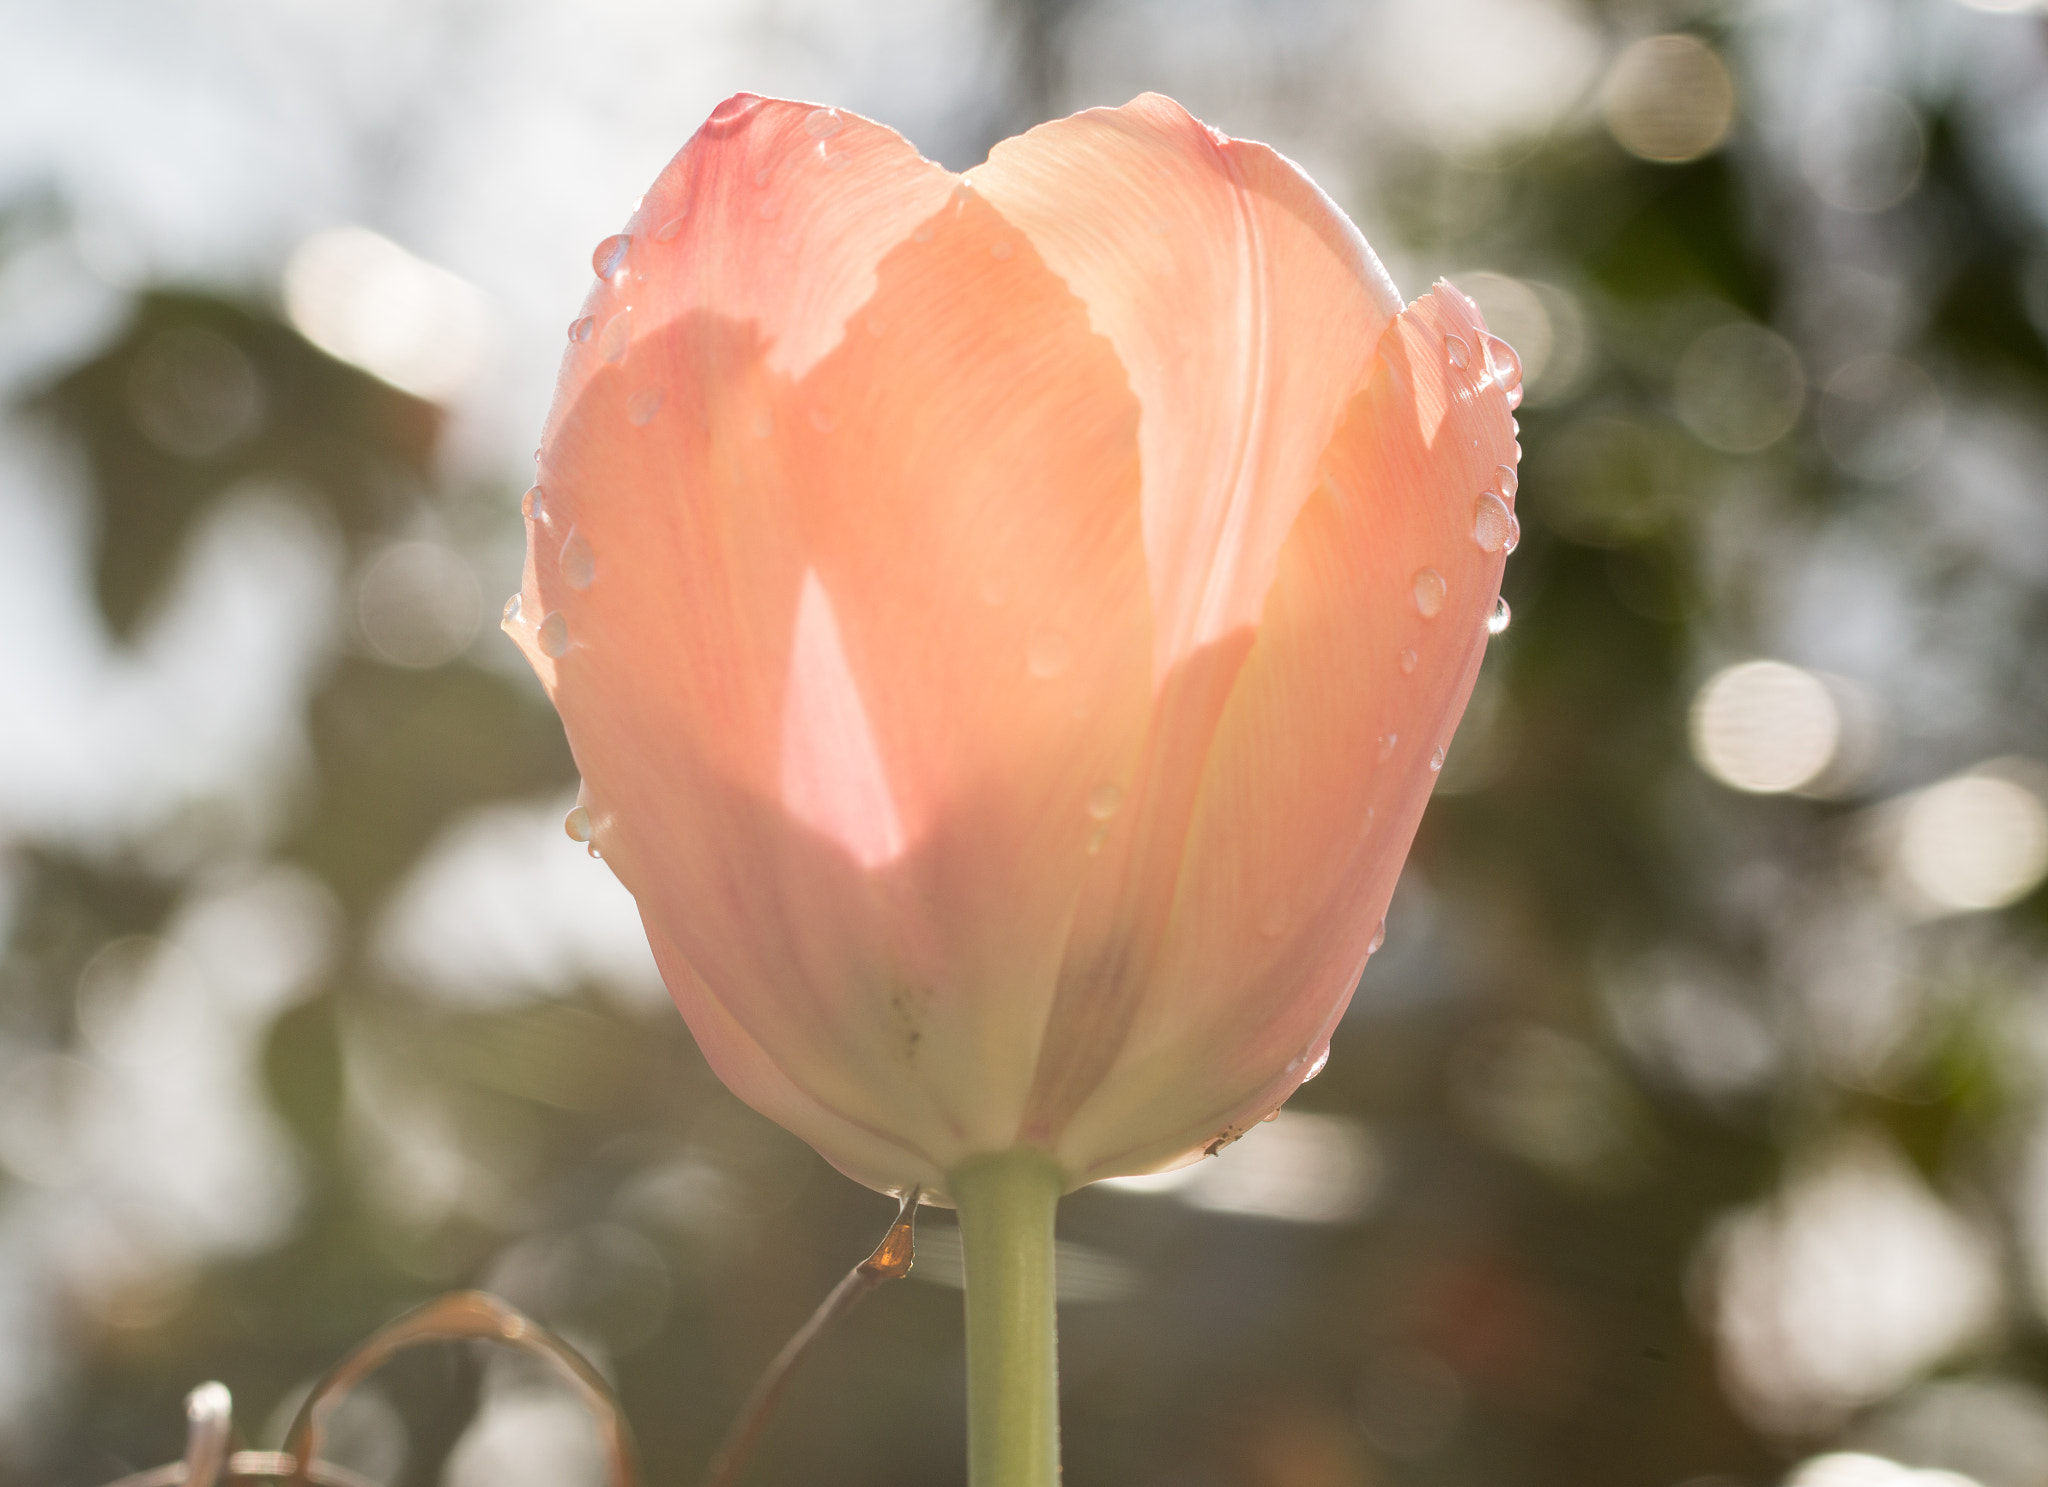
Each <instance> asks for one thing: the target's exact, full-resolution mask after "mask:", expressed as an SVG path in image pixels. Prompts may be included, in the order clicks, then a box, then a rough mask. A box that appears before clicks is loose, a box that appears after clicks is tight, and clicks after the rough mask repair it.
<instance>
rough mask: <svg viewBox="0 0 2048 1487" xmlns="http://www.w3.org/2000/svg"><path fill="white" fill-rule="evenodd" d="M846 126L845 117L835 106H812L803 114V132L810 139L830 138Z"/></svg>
mask: <svg viewBox="0 0 2048 1487" xmlns="http://www.w3.org/2000/svg"><path fill="white" fill-rule="evenodd" d="M845 127H846V119H845V118H844V117H843V116H842V115H841V114H840V112H839V110H838V109H836V108H814V109H812V110H811V111H810V112H809V113H807V114H805V115H804V133H806V134H808V135H809V136H810V137H811V138H812V139H830V138H831V137H832V136H833V135H835V134H837V133H838V132H839V131H840V130H841V129H844V128H845Z"/></svg>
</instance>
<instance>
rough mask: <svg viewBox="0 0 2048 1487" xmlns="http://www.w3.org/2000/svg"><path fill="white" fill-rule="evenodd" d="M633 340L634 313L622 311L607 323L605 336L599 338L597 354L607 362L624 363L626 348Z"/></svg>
mask: <svg viewBox="0 0 2048 1487" xmlns="http://www.w3.org/2000/svg"><path fill="white" fill-rule="evenodd" d="M632 340H633V312H632V311H631V310H621V311H619V313H618V314H616V315H614V316H612V318H611V319H610V320H607V321H606V322H605V326H604V334H603V335H601V336H599V337H598V338H597V354H598V355H599V356H601V357H603V358H604V359H605V360H606V361H613V362H618V361H624V360H625V359H626V347H627V346H629V345H631V344H632Z"/></svg>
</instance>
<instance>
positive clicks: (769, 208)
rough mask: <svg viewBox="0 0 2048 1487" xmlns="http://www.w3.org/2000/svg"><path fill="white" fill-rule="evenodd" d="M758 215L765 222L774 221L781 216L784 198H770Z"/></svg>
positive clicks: (762, 205) (762, 204)
mask: <svg viewBox="0 0 2048 1487" xmlns="http://www.w3.org/2000/svg"><path fill="white" fill-rule="evenodd" d="M756 215H758V216H759V217H760V218H761V220H762V221H764V222H769V221H773V220H774V219H775V218H777V217H779V216H781V215H782V198H781V197H779V196H771V197H769V198H768V199H767V200H766V201H764V202H762V203H761V207H760V210H759V212H758V213H757V214H756Z"/></svg>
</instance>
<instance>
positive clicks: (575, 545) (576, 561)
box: [562, 528, 597, 589]
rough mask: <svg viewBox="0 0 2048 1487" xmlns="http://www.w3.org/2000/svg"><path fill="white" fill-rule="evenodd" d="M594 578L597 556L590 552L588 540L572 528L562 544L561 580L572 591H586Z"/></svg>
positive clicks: (595, 575)
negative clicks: (566, 539)
mask: <svg viewBox="0 0 2048 1487" xmlns="http://www.w3.org/2000/svg"><path fill="white" fill-rule="evenodd" d="M596 577H597V556H596V554H594V553H593V552H591V550H590V539H589V538H587V537H585V536H584V535H583V534H582V533H581V532H578V531H576V530H574V529H573V528H572V529H571V530H570V532H569V539H568V541H566V542H564V543H563V544H562V579H563V581H564V582H566V583H567V584H568V585H569V587H570V588H572V589H587V588H589V587H590V585H591V582H592V580H594V579H595V578H596Z"/></svg>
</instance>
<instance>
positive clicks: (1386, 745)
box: [1380, 733, 1401, 764]
mask: <svg viewBox="0 0 2048 1487" xmlns="http://www.w3.org/2000/svg"><path fill="white" fill-rule="evenodd" d="M1400 741H1401V735H1400V734H1398V733H1383V734H1381V735H1380V763H1382V764H1385V763H1386V762H1387V761H1388V760H1389V759H1391V758H1393V757H1394V745H1395V744H1397V743H1399V742H1400Z"/></svg>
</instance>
